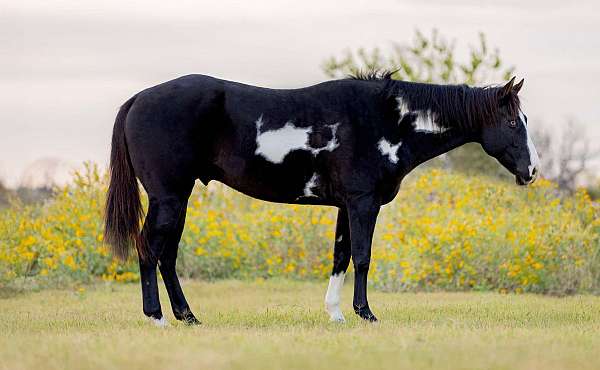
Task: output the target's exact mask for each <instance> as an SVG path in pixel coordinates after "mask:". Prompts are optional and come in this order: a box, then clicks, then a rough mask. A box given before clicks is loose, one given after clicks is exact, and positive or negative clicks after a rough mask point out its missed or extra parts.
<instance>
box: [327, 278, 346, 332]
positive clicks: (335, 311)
mask: <svg viewBox="0 0 600 370" xmlns="http://www.w3.org/2000/svg"><path fill="white" fill-rule="evenodd" d="M345 277H346V274H344V273H343V272H341V273H339V274H336V275H331V277H330V278H329V286H328V287H327V294H325V308H326V309H327V312H328V313H329V318H330V320H331V321H336V322H344V321H345V319H344V314H342V310H341V309H340V300H341V296H342V288H343V286H344V278H345Z"/></svg>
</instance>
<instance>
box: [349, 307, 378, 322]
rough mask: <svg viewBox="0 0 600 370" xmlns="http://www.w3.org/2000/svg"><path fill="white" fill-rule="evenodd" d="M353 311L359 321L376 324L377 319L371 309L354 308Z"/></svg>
mask: <svg viewBox="0 0 600 370" xmlns="http://www.w3.org/2000/svg"><path fill="white" fill-rule="evenodd" d="M354 311H355V312H356V314H357V315H358V316H360V318H361V319H363V320H365V321H368V322H377V317H375V315H373V312H371V309H369V307H361V308H354Z"/></svg>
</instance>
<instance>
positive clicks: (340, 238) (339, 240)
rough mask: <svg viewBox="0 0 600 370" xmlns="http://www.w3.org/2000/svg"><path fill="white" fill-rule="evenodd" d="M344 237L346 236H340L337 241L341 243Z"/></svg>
mask: <svg viewBox="0 0 600 370" xmlns="http://www.w3.org/2000/svg"><path fill="white" fill-rule="evenodd" d="M343 238H344V235H340V236H339V238H337V239H336V240H335V241H336V242H338V243H341V242H342V239H343Z"/></svg>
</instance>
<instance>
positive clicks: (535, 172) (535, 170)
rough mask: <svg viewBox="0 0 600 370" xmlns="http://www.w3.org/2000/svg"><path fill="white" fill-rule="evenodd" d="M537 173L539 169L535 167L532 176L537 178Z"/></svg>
mask: <svg viewBox="0 0 600 370" xmlns="http://www.w3.org/2000/svg"><path fill="white" fill-rule="evenodd" d="M537 173H538V169H537V167H534V169H533V171H531V176H532V177H535V176H536V175H537Z"/></svg>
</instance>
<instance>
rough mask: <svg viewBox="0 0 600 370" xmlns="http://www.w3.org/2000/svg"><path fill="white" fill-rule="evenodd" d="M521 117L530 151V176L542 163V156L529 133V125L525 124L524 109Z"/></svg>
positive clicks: (520, 111)
mask: <svg viewBox="0 0 600 370" xmlns="http://www.w3.org/2000/svg"><path fill="white" fill-rule="evenodd" d="M519 119H520V120H521V122H523V126H524V127H525V133H526V134H527V151H528V152H529V166H527V168H528V169H529V176H532V175H533V169H534V168H536V167H537V166H538V165H539V164H540V157H539V156H538V152H537V150H536V149H535V145H533V140H531V135H529V130H528V129H527V125H526V124H525V115H524V114H523V111H522V110H519Z"/></svg>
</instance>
